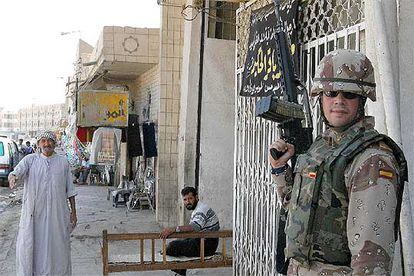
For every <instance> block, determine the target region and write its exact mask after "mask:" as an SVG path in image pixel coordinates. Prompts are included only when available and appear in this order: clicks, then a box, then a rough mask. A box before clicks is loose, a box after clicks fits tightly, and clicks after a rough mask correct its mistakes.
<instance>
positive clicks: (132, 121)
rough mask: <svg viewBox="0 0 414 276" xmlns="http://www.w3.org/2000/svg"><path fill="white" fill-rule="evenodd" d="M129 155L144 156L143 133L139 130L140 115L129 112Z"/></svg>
mask: <svg viewBox="0 0 414 276" xmlns="http://www.w3.org/2000/svg"><path fill="white" fill-rule="evenodd" d="M127 141H128V156H129V157H136V156H142V144H141V133H140V131H139V121H138V115H136V114H129V118H128V131H127Z"/></svg>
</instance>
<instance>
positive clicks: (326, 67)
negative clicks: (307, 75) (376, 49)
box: [311, 49, 376, 102]
mask: <svg viewBox="0 0 414 276" xmlns="http://www.w3.org/2000/svg"><path fill="white" fill-rule="evenodd" d="M324 91H346V92H351V93H355V94H358V95H361V96H363V97H368V98H370V99H371V100H372V101H373V102H375V100H376V95H375V79H374V68H373V67H372V64H371V61H370V60H369V59H368V58H367V56H366V55H364V54H363V53H360V52H358V51H355V50H344V49H338V50H335V51H332V52H329V53H328V54H327V55H326V56H325V57H324V58H323V59H322V60H321V62H320V63H319V66H318V69H317V70H316V74H315V78H314V79H313V85H312V88H311V96H318V95H319V94H320V93H322V92H324Z"/></svg>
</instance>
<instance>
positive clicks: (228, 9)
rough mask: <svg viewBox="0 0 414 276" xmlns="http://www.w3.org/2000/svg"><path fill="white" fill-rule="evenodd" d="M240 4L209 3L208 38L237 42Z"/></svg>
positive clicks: (212, 0) (213, 1)
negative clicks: (237, 11) (237, 21)
mask: <svg viewBox="0 0 414 276" xmlns="http://www.w3.org/2000/svg"><path fill="white" fill-rule="evenodd" d="M238 7H239V4H238V3H230V2H226V1H215V0H210V1H209V10H208V37H211V38H218V39H227V40H235V39H236V10H237V9H238Z"/></svg>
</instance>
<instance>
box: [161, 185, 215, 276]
mask: <svg viewBox="0 0 414 276" xmlns="http://www.w3.org/2000/svg"><path fill="white" fill-rule="evenodd" d="M181 196H182V197H183V202H184V206H185V208H187V210H192V211H193V212H192V214H191V220H190V223H189V224H188V225H182V226H177V227H173V228H165V229H164V230H163V231H162V232H161V238H163V239H165V238H167V237H168V236H169V235H171V234H172V233H178V232H192V231H196V232H205V231H218V230H220V223H219V220H218V217H217V216H216V213H215V212H214V211H213V209H211V208H210V207H208V206H207V205H206V204H204V203H202V202H200V201H198V195H197V191H196V189H194V188H193V187H185V188H184V189H182V190H181ZM218 242H219V239H218V238H208V239H207V238H206V239H205V243H204V255H205V256H211V255H214V253H215V252H216V249H217V246H218ZM166 253H167V255H169V256H174V257H178V256H185V257H199V256H200V239H198V238H195V239H194V238H193V239H183V240H175V241H172V242H170V243H169V244H168V246H167V252H166ZM173 271H174V272H176V273H178V275H186V270H185V269H179V270H173Z"/></svg>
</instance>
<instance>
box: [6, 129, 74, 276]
mask: <svg viewBox="0 0 414 276" xmlns="http://www.w3.org/2000/svg"><path fill="white" fill-rule="evenodd" d="M37 143H38V146H39V147H40V149H41V153H35V154H30V155H27V156H25V157H24V158H23V159H22V160H21V161H20V162H19V164H18V165H17V166H16V168H15V169H14V171H13V172H11V173H10V175H9V183H10V188H11V189H13V188H14V186H15V185H16V182H20V181H24V192H23V199H22V204H23V205H22V212H21V217H20V224H19V233H18V235H17V243H16V273H17V275H19V276H20V275H21V276H28V275H30V276H32V275H35V276H37V275H39V276H40V275H42V276H67V275H71V274H72V268H71V256H70V232H71V230H73V228H74V227H75V226H76V222H77V217H76V208H75V196H76V192H75V188H74V185H73V182H72V175H71V172H70V166H69V163H68V161H67V160H66V158H65V157H64V156H60V155H57V154H56V153H55V151H54V149H55V144H56V135H55V134H54V133H53V132H50V131H45V132H43V133H42V134H41V135H39V136H38V139H37ZM68 199H69V203H70V204H68ZM69 205H70V208H69Z"/></svg>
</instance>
